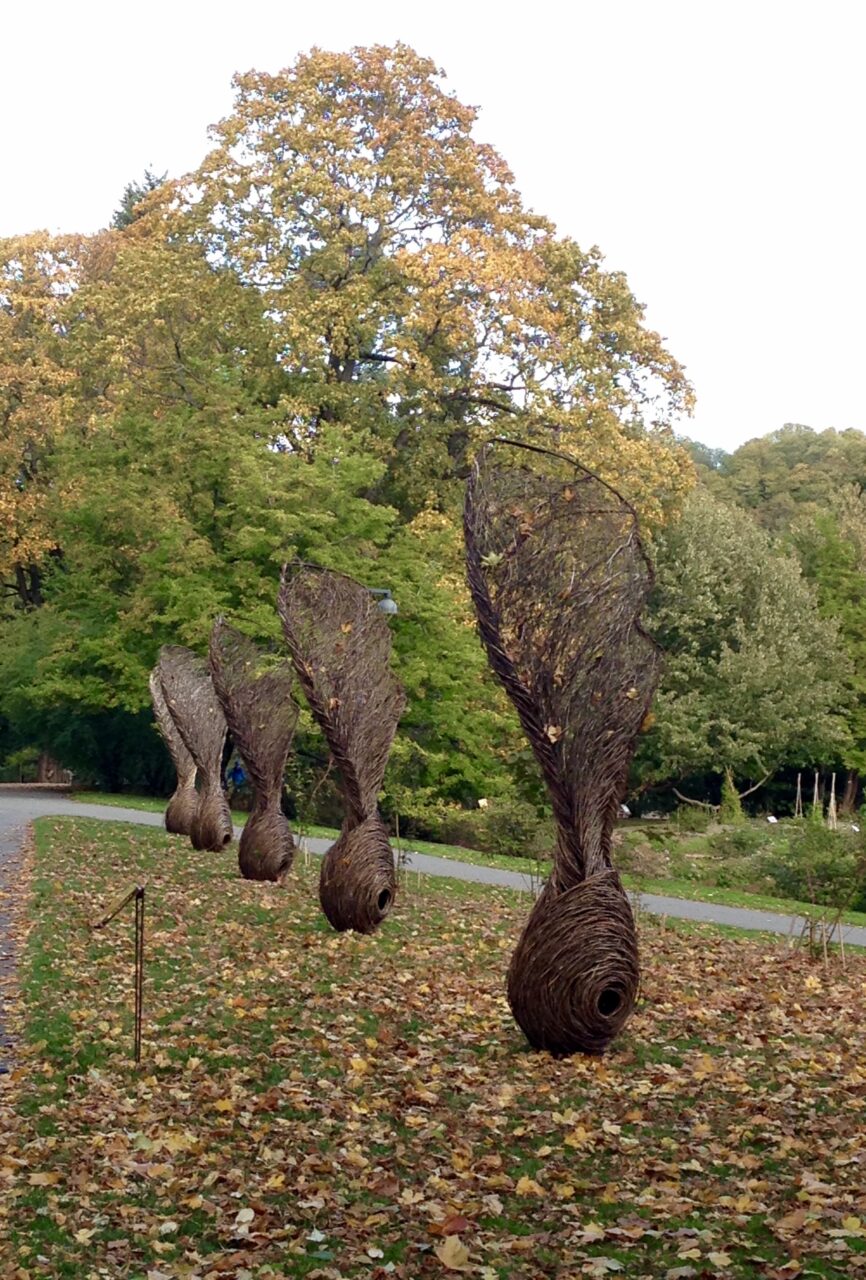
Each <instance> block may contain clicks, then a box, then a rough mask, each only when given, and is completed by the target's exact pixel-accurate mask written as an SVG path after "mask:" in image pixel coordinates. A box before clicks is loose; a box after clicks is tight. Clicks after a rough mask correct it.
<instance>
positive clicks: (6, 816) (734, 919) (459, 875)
mask: <svg viewBox="0 0 866 1280" xmlns="http://www.w3.org/2000/svg"><path fill="white" fill-rule="evenodd" d="M54 814H58V815H62V814H68V815H70V816H71V817H79V818H98V819H101V820H103V821H106V820H111V821H115V822H136V823H140V824H142V825H144V826H148V827H162V814H161V813H148V812H146V811H145V810H142V809H122V808H118V807H115V806H112V805H102V804H80V803H78V801H76V800H70V799H69V798H68V796H66V795H63V794H61V793H58V792H50V791H45V792H40V791H32V790H29V791H25V790H21V791H16V790H11V789H9V788H7V787H0V859H2V857H3V853H2V848H3V845H2V841H3V836H4V832H7V833H8V832H10V831H11V832H16V831H17V832H18V833H19V837H18V839H19V842H20V836H21V835H23V830H24V828H25V827H26V824H27V823H28V822H32V821H33V819H34V818H40V817H46V816H50V815H54ZM239 835H240V828H239V827H236V828H235V836H236V837H237V836H239ZM13 838H14V837H13ZM7 839H8V837H7ZM330 843H331V841H330V840H320V839H315V838H312V837H307V838H306V839H305V844H306V845H307V847H308V849H309V850H310V852H311V853H315V854H323V853H324V852H325V851H326V849H327V848H328V847H329V845H330ZM405 865H406V866H407V867H408V869H409V870H411V871H420V872H421V873H422V874H424V875H428V876H450V877H451V878H453V879H456V880H468V881H472V882H474V883H475V884H492V885H502V886H504V887H506V888H510V889H521V890H523V891H525V892H527V893H533V892H535V891H537V889H538V882H537V881H534V880H533V879H532V878H531V877H530V876H528V875H524V874H522V873H521V872H519V871H503V870H501V869H500V868H498V867H479V866H476V865H475V864H474V863H471V862H458V861H456V860H454V859H451V858H436V857H433V855H432V854H428V853H416V852H409V853H408V854H406V855H405ZM632 898H633V900H634V902H635V905H636V906H637V907H638V908H639V909H640V910H642V911H648V912H649V913H650V914H651V915H658V916H672V917H674V918H675V919H680V920H696V921H700V922H703V923H706V924H724V925H732V926H734V927H735V928H737V929H756V930H760V931H763V932H766V933H776V934H781V935H783V936H785V935H790V936H794V937H799V935H800V933H801V932H802V931H803V929H804V927H805V925H806V921H805V919H804V918H803V917H802V916H788V915H780V914H777V913H776V912H775V911H756V910H754V909H752V908H747V907H728V906H723V905H722V904H721V903H716V902H692V901H689V900H687V899H685V898H668V897H663V896H662V895H660V894H655V893H641V894H637V893H635V894H633V895H632ZM0 922H2V916H0ZM842 938H843V940H844V942H845V945H846V946H853V947H866V928H863V927H861V926H857V925H844V926H843V927H842ZM3 949H4V943H3V934H2V923H0V954H2V952H3Z"/></svg>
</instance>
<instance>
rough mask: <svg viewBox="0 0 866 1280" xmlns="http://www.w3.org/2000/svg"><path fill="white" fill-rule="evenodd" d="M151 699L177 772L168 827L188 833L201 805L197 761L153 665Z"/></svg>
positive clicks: (172, 830)
mask: <svg viewBox="0 0 866 1280" xmlns="http://www.w3.org/2000/svg"><path fill="white" fill-rule="evenodd" d="M148 684H149V686H150V700H151V702H152V703H153V714H154V716H155V717H156V725H157V728H158V729H159V732H160V734H161V735H162V738H163V741H164V742H165V745H166V747H167V748H168V754H169V755H170V756H171V759H172V763H173V764H174V767H175V771H176V773H177V786H176V787H175V789H174V794H173V795H172V797H171V799H170V800H169V802H168V806H167V808H166V811H165V829H166V831H170V832H171V833H172V835H176V836H188V835H189V834H190V832H191V831H192V824H193V821H194V819H195V815H196V811H197V809H198V792H197V791H196V789H195V774H196V769H195V761H194V760H193V758H192V756H191V755H190V754H189V752H188V751H187V749H186V747H185V746H184V745H183V738H182V737H181V736H180V733H179V732H178V728H177V725H176V724H175V722H174V720H173V719H172V717H171V712H170V711H169V709H168V705H167V704H166V701H165V696H164V694H163V692H162V685H161V684H160V680H159V668H158V667H154V669H153V671H151V673H150V679H149V680H148Z"/></svg>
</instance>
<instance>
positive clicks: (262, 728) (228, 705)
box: [210, 618, 298, 881]
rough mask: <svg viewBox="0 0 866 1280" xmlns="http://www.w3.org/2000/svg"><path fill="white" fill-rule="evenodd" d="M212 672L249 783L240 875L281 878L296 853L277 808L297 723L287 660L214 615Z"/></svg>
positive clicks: (239, 862) (259, 878) (296, 707)
mask: <svg viewBox="0 0 866 1280" xmlns="http://www.w3.org/2000/svg"><path fill="white" fill-rule="evenodd" d="M210 673H211V678H212V679H213V683H214V689H215V690H216V694H217V697H218V698H219V700H220V703H221V704H222V708H223V711H224V712H225V717H226V721H227V723H228V728H229V733H230V734H231V737H232V741H233V742H234V744H235V746H236V747H237V749H238V751H239V752H240V754H241V756H242V757H243V760H244V764H245V765H246V767H247V772H248V774H249V776H250V781H251V783H252V787H253V806H252V811H251V812H250V816H249V819H248V821H247V824H246V826H245V827H244V829H243V832H242V833H241V839H240V847H239V849H238V865H239V867H240V870H241V875H243V876H245V877H246V879H247V880H277V881H281V880H283V879H284V878H285V876H286V874H287V873H288V871H289V868H290V867H291V865H292V859H293V858H294V856H295V846H294V842H293V841H292V833H291V830H290V828H289V824H288V822H287V821H286V819H285V817H284V816H283V812H282V809H281V808H280V796H281V794H282V789H283V772H284V770H285V767H286V757H287V755H288V754H289V748H290V746H291V745H292V738H293V737H294V734H295V726H296V724H297V722H298V704H297V703H296V702H295V700H294V698H293V697H292V683H293V676H292V668H291V666H290V665H289V663H288V662H285V661H282V662H276V663H275V662H274V661H273V660H271V659H270V658H269V657H268V655H267V654H265V653H264V652H263V651H262V650H261V649H259V648H258V646H257V645H255V644H254V643H253V641H252V640H250V639H249V637H247V636H245V635H242V634H241V632H240V631H236V630H235V629H234V627H230V626H229V625H228V623H226V622H225V621H224V620H223V619H222V618H218V619H217V620H216V622H215V623H214V626H213V631H212V632H211V639H210Z"/></svg>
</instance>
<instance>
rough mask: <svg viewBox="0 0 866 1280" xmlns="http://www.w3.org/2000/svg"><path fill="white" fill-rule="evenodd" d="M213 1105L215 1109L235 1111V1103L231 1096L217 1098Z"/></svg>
mask: <svg viewBox="0 0 866 1280" xmlns="http://www.w3.org/2000/svg"><path fill="white" fill-rule="evenodd" d="M213 1107H214V1111H234V1109H235V1104H234V1103H233V1102H232V1100H231V1098H217V1100H216V1102H215V1103H214V1104H213Z"/></svg>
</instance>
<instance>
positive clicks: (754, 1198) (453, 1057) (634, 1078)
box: [0, 818, 866, 1280]
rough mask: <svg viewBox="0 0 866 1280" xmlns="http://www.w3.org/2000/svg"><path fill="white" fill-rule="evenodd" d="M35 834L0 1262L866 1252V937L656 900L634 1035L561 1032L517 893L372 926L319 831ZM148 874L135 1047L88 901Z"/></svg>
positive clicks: (698, 1262)
mask: <svg viewBox="0 0 866 1280" xmlns="http://www.w3.org/2000/svg"><path fill="white" fill-rule="evenodd" d="M34 857H35V869H34V874H33V885H32V895H31V900H30V911H29V917H30V928H29V933H28V935H27V938H26V944H25V947H24V954H23V959H22V963H21V969H20V976H21V981H22V986H23V994H24V997H25V1004H26V1008H27V1009H28V1015H27V1022H26V1028H25V1032H26V1039H25V1042H24V1043H23V1045H22V1046H21V1051H20V1055H19V1057H20V1066H19V1068H18V1070H17V1071H16V1073H15V1075H14V1078H13V1080H12V1082H11V1086H10V1085H9V1083H7V1084H6V1085H5V1086H2V1087H0V1187H2V1193H0V1275H2V1276H3V1278H4V1280H6V1278H7V1277H9V1278H10V1280H30V1278H31V1277H32V1278H33V1280H35V1278H36V1277H61V1276H62V1277H70V1278H74V1280H91V1277H92V1278H93V1280H95V1278H96V1277H130V1278H132V1280H166V1278H168V1277H187V1278H188V1280H193V1278H196V1277H200V1278H201V1280H217V1278H219V1277H226V1276H229V1277H235V1280H250V1278H255V1280H258V1278H259V1277H272V1276H286V1277H288V1276H311V1277H321V1278H322V1280H340V1278H341V1277H356V1276H366V1277H371V1278H372V1280H384V1277H387V1276H396V1277H402V1278H403V1280H419V1278H423V1277H427V1276H430V1277H444V1276H447V1275H449V1274H451V1273H452V1272H464V1273H465V1274H467V1275H470V1276H473V1277H480V1280H506V1278H509V1280H510V1278H511V1277H515V1278H516V1280H522V1278H524V1277H525V1278H526V1280H535V1278H536V1277H557V1278H558V1280H570V1278H571V1277H578V1276H584V1275H588V1276H596V1277H605V1276H610V1275H622V1276H623V1277H628V1278H629V1280H642V1278H644V1277H645V1278H646V1280H687V1278H688V1277H708V1276H709V1277H713V1276H727V1277H737V1278H741V1280H746V1278H747V1277H756V1276H760V1277H772V1278H774V1280H782V1278H783V1277H784V1278H785V1280H792V1278H794V1277H797V1276H800V1275H803V1276H807V1275H811V1276H827V1277H850V1276H858V1275H862V1274H866V1180H864V1171H866V1169H864V1157H863V1142H862V1132H863V1121H864V1111H866V1024H864V1020H863V1019H862V1018H861V1016H860V1010H861V1007H862V1000H863V995H864V991H866V957H860V956H856V955H849V957H848V968H847V971H844V972H843V971H842V969H841V968H840V967H839V966H838V960H836V959H834V967H832V968H831V969H830V970H825V969H824V968H823V967H822V966H821V965H820V964H818V963H817V962H813V961H810V960H809V959H808V957H807V956H806V955H805V954H804V953H803V952H794V951H790V950H789V949H787V948H786V947H784V946H782V945H778V944H777V945H773V944H771V943H768V942H767V941H765V940H763V939H755V938H754V937H753V936H750V937H737V936H726V935H723V934H721V933H720V932H717V931H715V930H712V929H709V928H706V927H704V928H694V927H693V928H691V929H688V930H686V929H679V928H671V927H670V926H669V927H668V928H666V929H664V930H663V929H662V928H661V925H660V924H659V923H658V922H654V921H652V920H646V919H644V920H642V921H641V930H642V953H643V964H644V977H643V988H642V998H641V1003H640V1006H639V1009H638V1011H637V1013H636V1015H635V1017H634V1018H633V1019H632V1021H631V1023H630V1024H629V1026H628V1028H627V1029H626V1032H625V1034H624V1035H623V1036H622V1037H621V1039H620V1040H619V1041H618V1042H617V1044H616V1045H615V1046H614V1048H613V1050H612V1051H611V1052H610V1053H609V1054H608V1056H607V1057H605V1058H603V1059H585V1058H575V1059H570V1060H565V1061H556V1060H553V1059H551V1058H549V1057H548V1056H546V1055H543V1054H537V1053H533V1052H530V1051H529V1050H528V1049H527V1047H526V1045H525V1043H524V1041H523V1039H522V1037H521V1035H520V1032H519V1031H518V1029H517V1028H516V1026H515V1025H514V1023H513V1021H512V1019H511V1016H510V1014H509V1011H508V1007H507V1004H506V1002H505V999H504V995H503V979H504V973H505V969H506V966H507V963H508V956H509V954H510V952H511V949H512V947H513V944H514V941H515V939H516V937H517V934H518V932H519V929H520V926H521V922H522V919H523V917H524V914H525V910H526V899H525V897H520V896H518V895H515V894H510V893H508V892H507V891H504V890H503V891H500V890H492V889H488V888H486V887H481V886H473V885H466V884H461V883H459V882H456V881H448V880H438V881H423V880H421V881H419V880H418V878H417V877H415V876H414V875H413V876H412V877H410V880H409V884H408V885H407V886H406V887H405V889H404V891H403V892H402V894H401V896H400V897H399V898H398V902H397V907H396V909H395V914H394V916H393V918H392V919H390V920H389V921H387V922H386V924H385V926H384V927H383V929H382V930H381V931H380V933H379V934H378V935H376V936H374V937H371V938H362V937H358V936H355V935H352V934H348V935H337V934H335V933H333V932H332V931H331V930H330V929H329V927H328V926H327V924H326V922H325V921H324V919H323V917H322V916H321V914H320V912H319V910H318V905H317V902H316V896H315V873H316V870H317V863H316V862H315V861H312V862H311V863H310V864H309V865H307V866H305V865H303V862H301V865H299V866H298V867H297V869H296V871H295V872H294V873H293V875H292V877H291V879H290V882H289V884H288V885H287V886H286V887H284V888H279V887H276V886H273V885H257V884H252V883H249V882H246V881H243V880H241V879H239V878H238V876H237V873H236V869H235V854H234V852H233V851H231V850H230V851H227V852H226V853H224V854H218V855H214V854H207V853H196V852H194V851H193V850H192V849H191V848H190V847H189V846H188V844H186V843H185V842H184V841H182V840H180V839H177V838H172V837H167V836H165V835H164V834H162V833H161V832H159V831H154V830H151V829H147V828H135V827H132V826H124V825H120V824H113V823H100V822H95V821H87V820H84V819H70V818H66V819H42V820H41V821H40V822H39V823H38V824H37V828H36V849H35V855H34ZM136 882H142V883H145V884H146V885H147V894H148V897H147V911H148V917H147V934H148V936H147V959H148V966H147V986H146V992H145V1008H146V1019H147V1021H146V1035H145V1057H146V1060H145V1062H144V1063H143V1064H142V1068H141V1069H140V1070H136V1069H135V1068H134V1067H133V1066H132V1065H131V1063H130V1060H129V1057H130V1049H131V958H132V955H131V952H132V922H131V918H130V916H129V914H128V912H127V913H125V914H124V915H123V916H122V917H120V918H119V919H117V920H116V921H115V922H114V923H113V924H111V925H109V926H108V927H107V928H106V929H105V930H104V931H101V932H98V933H92V932H90V931H89V930H88V927H87V922H88V921H89V920H93V919H94V918H96V917H98V916H99V915H100V914H101V913H103V912H104V911H105V910H107V908H108V907H109V906H110V905H111V904H113V903H114V902H116V901H118V900H119V899H120V898H121V897H122V896H123V894H124V893H125V892H126V891H127V890H128V888H129V887H131V886H132V885H133V884H135V883H136ZM4 1130H5V1131H4Z"/></svg>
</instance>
